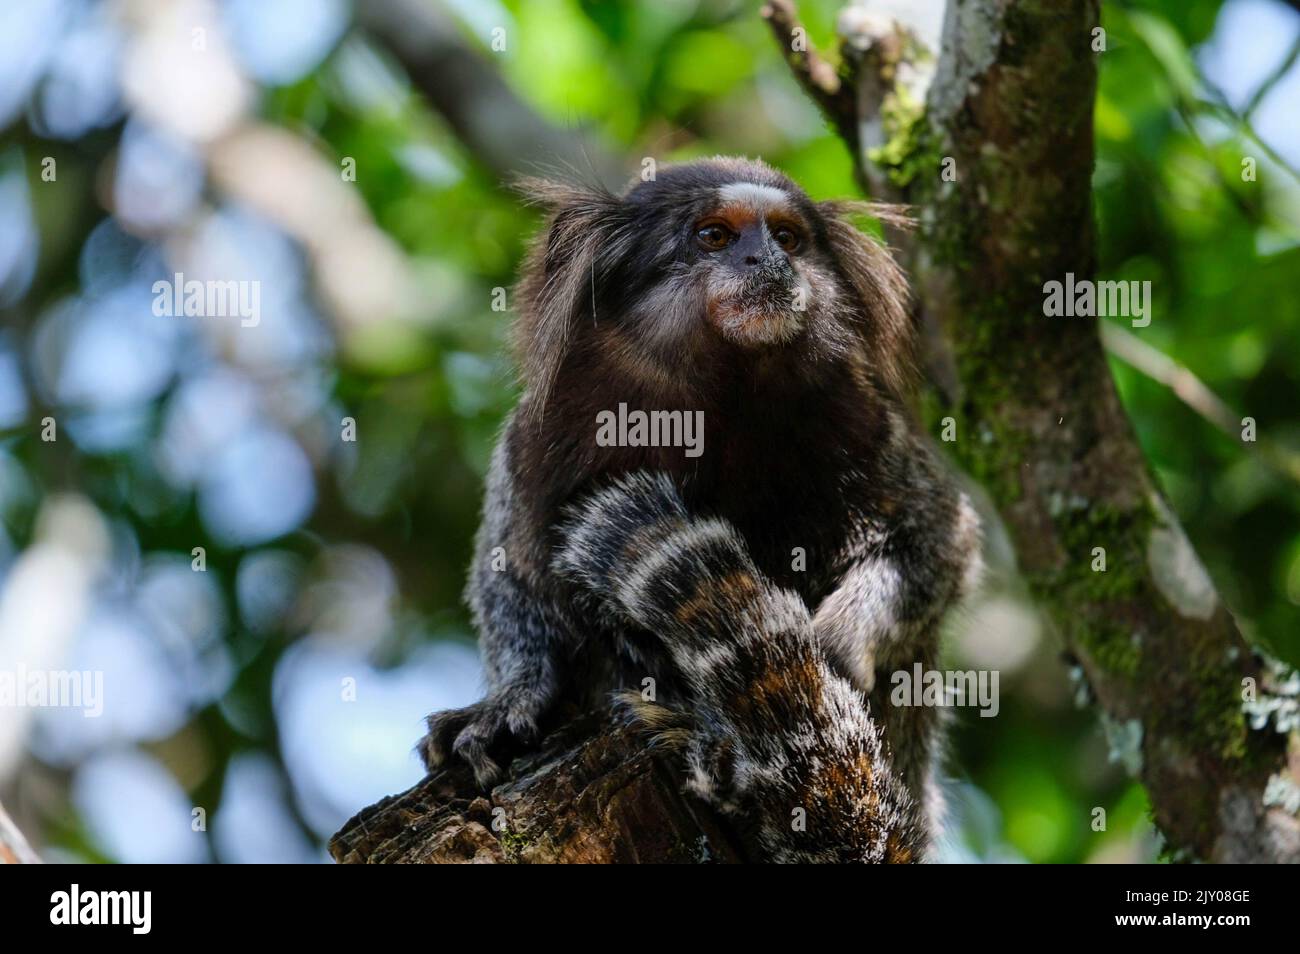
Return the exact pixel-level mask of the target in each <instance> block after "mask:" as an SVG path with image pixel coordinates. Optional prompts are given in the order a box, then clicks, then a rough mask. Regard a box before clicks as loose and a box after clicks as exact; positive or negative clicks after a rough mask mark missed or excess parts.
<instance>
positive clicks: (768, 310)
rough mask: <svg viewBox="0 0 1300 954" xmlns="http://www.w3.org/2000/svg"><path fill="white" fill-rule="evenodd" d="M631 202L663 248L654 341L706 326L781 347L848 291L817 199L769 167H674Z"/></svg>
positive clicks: (649, 303)
mask: <svg viewBox="0 0 1300 954" xmlns="http://www.w3.org/2000/svg"><path fill="white" fill-rule="evenodd" d="M626 201H627V202H628V203H629V204H630V205H631V206H633V207H634V208H636V209H638V211H640V212H641V213H642V214H643V215H644V217H645V219H646V220H647V222H646V226H647V227H646V228H645V231H644V232H643V234H642V238H641V239H640V240H639V241H640V242H641V243H642V245H643V247H645V246H646V245H649V244H650V243H654V244H655V245H656V246H657V248H656V252H657V254H655V255H653V256H652V258H654V259H658V262H657V263H656V264H657V265H658V266H659V267H657V268H655V269H653V270H652V272H651V274H652V275H653V280H654V282H655V284H654V285H653V286H652V288H650V289H649V290H648V293H647V294H646V295H645V297H644V299H643V301H644V307H642V308H640V309H638V311H639V312H640V314H639V316H638V318H639V321H640V322H641V323H642V324H643V327H642V328H640V329H639V330H640V331H642V332H643V333H647V334H648V336H649V337H650V338H651V339H659V340H661V341H663V340H668V339H671V338H672V337H673V336H683V335H685V336H689V335H692V334H698V333H699V332H700V331H704V332H705V333H709V334H713V335H716V336H720V337H721V338H723V339H724V340H726V341H728V342H731V343H732V344H735V345H738V346H740V347H743V348H746V349H753V348H770V347H776V346H780V345H784V344H788V343H790V342H792V341H794V340H796V339H797V338H799V337H800V335H801V334H803V333H804V332H805V331H806V330H807V328H808V325H809V322H810V320H811V319H812V318H813V317H814V316H813V313H814V312H816V311H818V310H824V309H828V308H831V307H833V305H834V302H835V300H836V298H837V297H838V296H837V288H836V281H835V277H834V272H833V270H832V269H831V268H830V267H828V266H829V262H828V257H829V256H828V254H827V252H826V249H825V233H824V228H823V227H822V224H821V220H820V216H819V214H818V212H817V210H816V207H815V206H814V205H813V204H812V203H811V202H810V201H809V200H808V198H807V197H806V196H805V195H804V194H803V192H802V191H801V190H800V189H798V187H796V186H795V185H794V184H793V183H791V182H790V181H789V180H788V179H786V178H785V177H784V176H782V175H780V174H779V173H776V172H774V171H773V170H771V169H769V168H767V167H766V166H760V165H758V164H756V163H747V162H741V161H737V160H725V161H717V162H710V163H700V164H695V165H691V166H685V167H678V168H675V169H669V170H666V171H665V172H663V173H662V174H661V175H660V176H659V178H658V181H655V182H647V183H641V184H639V185H638V186H637V187H636V188H635V189H633V190H632V191H631V192H630V193H629V194H628V196H627V198H626ZM650 220H653V221H650ZM645 325H648V327H645ZM700 325H702V326H703V327H702V328H700V327H698V326H700Z"/></svg>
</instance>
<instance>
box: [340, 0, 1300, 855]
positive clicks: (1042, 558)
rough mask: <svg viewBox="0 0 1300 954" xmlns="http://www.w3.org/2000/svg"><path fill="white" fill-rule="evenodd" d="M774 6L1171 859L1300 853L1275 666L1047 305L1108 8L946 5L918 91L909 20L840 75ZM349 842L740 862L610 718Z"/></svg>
mask: <svg viewBox="0 0 1300 954" xmlns="http://www.w3.org/2000/svg"><path fill="white" fill-rule="evenodd" d="M850 12H855V11H853V8H852V7H851V8H850ZM764 15H765V16H766V17H767V18H768V20H769V22H770V23H771V25H772V28H773V31H774V33H775V34H776V36H777V38H778V40H779V42H781V43H782V44H783V49H784V50H785V52H786V55H787V59H788V61H789V62H790V65H791V68H792V69H793V70H794V71H795V73H796V76H798V77H799V79H800V80H801V82H802V83H803V85H804V88H805V89H806V90H807V91H808V92H809V93H810V95H811V96H812V97H813V98H814V99H815V100H816V101H817V102H818V103H819V105H820V106H821V107H822V109H823V110H824V111H825V112H826V113H827V116H828V118H830V119H831V121H832V122H833V124H834V126H835V128H836V129H837V130H839V131H840V133H841V135H842V136H843V137H844V138H845V140H846V143H847V144H848V145H849V146H850V148H851V149H852V150H853V151H854V155H855V158H856V160H857V165H858V173H859V178H860V180H861V181H862V182H863V184H864V185H865V186H867V187H868V188H869V189H870V191H871V192H872V193H873V195H874V196H875V197H877V198H885V199H889V198H893V199H900V200H903V201H907V202H909V203H912V204H913V205H914V207H915V209H916V211H917V214H918V218H919V222H920V228H919V230H918V232H917V233H916V234H915V235H914V236H903V235H901V234H897V233H892V232H891V233H889V237H890V239H891V241H892V242H894V244H896V245H898V246H899V247H900V251H901V253H902V255H903V257H904V260H905V263H906V264H907V265H908V266H909V268H910V271H911V274H912V276H913V280H914V284H915V286H916V291H917V308H918V318H919V320H920V322H921V325H922V327H923V328H924V329H925V331H926V346H927V354H926V366H927V372H928V377H929V378H930V380H931V383H932V384H933V387H932V389H931V392H930V395H929V397H930V400H929V404H930V405H931V411H932V416H933V417H935V418H940V417H947V416H950V417H952V418H953V420H954V423H955V424H956V427H957V434H958V438H957V440H956V441H955V442H954V443H953V444H952V447H953V450H954V452H955V455H956V457H957V459H958V461H959V462H960V463H961V464H962V466H964V467H965V469H966V470H967V471H968V472H969V473H970V475H971V476H972V477H974V478H975V479H976V480H978V481H979V482H980V483H981V484H983V486H984V487H985V488H986V489H987V490H988V492H989V494H990V496H991V497H992V499H993V501H994V503H995V504H996V506H997V508H998V511H999V513H1000V515H1001V517H1002V519H1003V521H1004V522H1005V524H1006V526H1007V529H1008V531H1009V532H1010V535H1011V538H1012V540H1013V541H1014V542H1015V545H1016V548H1017V551H1018V555H1019V559H1020V568H1021V571H1022V572H1023V573H1024V575H1025V578H1026V579H1027V581H1028V582H1029V585H1030V587H1031V589H1032V591H1033V593H1034V595H1035V597H1036V598H1037V600H1038V601H1039V603H1040V605H1042V606H1043V607H1044V609H1045V610H1046V612H1047V614H1048V616H1049V617H1050V618H1051V619H1052V620H1053V621H1054V622H1055V624H1056V627H1057V628H1058V630H1059V631H1060V633H1061V636H1062V638H1063V639H1064V641H1065V644H1066V646H1067V648H1068V650H1069V652H1070V653H1071V654H1072V655H1073V656H1074V657H1075V658H1076V659H1077V660H1078V663H1079V665H1080V667H1081V671H1082V673H1083V674H1084V675H1085V677H1086V679H1087V682H1088V684H1089V685H1090V686H1091V688H1092V691H1093V694H1094V695H1095V698H1096V701H1097V702H1098V704H1099V705H1100V707H1101V710H1102V718H1103V720H1104V721H1105V723H1106V725H1107V730H1108V734H1109V735H1110V737H1111V739H1112V744H1113V747H1114V748H1115V749H1116V750H1117V751H1118V752H1119V753H1120V755H1121V756H1122V757H1123V759H1124V761H1125V762H1126V764H1128V765H1129V767H1130V768H1131V769H1132V770H1133V771H1135V772H1136V774H1137V775H1138V777H1139V778H1140V779H1141V780H1142V782H1143V783H1144V784H1145V786H1146V788H1147V790H1148V792H1149V794H1150V799H1151V802H1152V805H1153V807H1154V814H1155V821H1156V824H1157V825H1158V826H1159V828H1160V830H1161V831H1162V832H1163V834H1164V836H1165V838H1166V840H1167V843H1168V846H1169V849H1170V853H1171V855H1172V856H1173V857H1175V858H1179V859H1186V860H1205V861H1300V822H1297V818H1296V810H1297V806H1300V785H1297V782H1298V781H1300V741H1298V740H1297V738H1296V737H1295V734H1294V733H1292V734H1291V735H1289V736H1288V735H1285V734H1281V733H1278V732H1275V731H1273V730H1272V727H1271V726H1270V725H1269V724H1268V723H1267V720H1266V719H1264V720H1261V721H1263V725H1262V727H1261V728H1260V729H1254V728H1252V725H1251V722H1250V720H1249V718H1248V713H1249V708H1250V706H1249V705H1248V704H1246V703H1245V702H1244V699H1245V698H1246V693H1247V691H1248V690H1249V689H1251V688H1254V689H1256V691H1257V692H1258V693H1259V698H1258V699H1257V700H1256V702H1255V703H1254V705H1255V706H1256V709H1257V711H1259V712H1265V711H1267V709H1268V699H1269V692H1270V691H1271V690H1273V689H1275V688H1276V685H1275V683H1274V682H1272V681H1271V679H1272V676H1271V673H1270V671H1269V670H1268V669H1267V668H1266V667H1265V666H1263V665H1262V661H1261V659H1260V657H1259V656H1258V654H1256V653H1255V652H1254V651H1253V650H1252V649H1251V647H1250V646H1249V645H1248V644H1246V642H1245V641H1244V640H1243V639H1242V637H1241V634H1240V632H1239V631H1238V629H1237V626H1236V624H1235V622H1234V621H1233V619H1232V617H1231V615H1230V614H1229V613H1228V611H1227V610H1226V609H1225V608H1224V606H1223V605H1222V602H1221V601H1220V600H1219V598H1218V596H1217V593H1216V591H1215V589H1214V586H1213V584H1212V582H1211V581H1210V579H1209V577H1208V575H1207V574H1206V572H1205V570H1204V568H1203V567H1202V565H1201V563H1200V561H1199V560H1198V558H1197V556H1196V554H1195V552H1194V550H1193V549H1192V547H1191V545H1190V543H1189V542H1188V540H1187V538H1186V535H1185V534H1184V533H1183V531H1182V529H1181V527H1180V526H1179V524H1178V521H1177V518H1176V517H1175V516H1174V514H1173V512H1172V511H1171V509H1170V508H1169V506H1168V505H1167V504H1166V503H1165V501H1164V499H1163V498H1162V496H1161V495H1160V492H1159V490H1158V488H1157V487H1156V485H1155V481H1154V479H1153V477H1152V475H1151V473H1150V471H1149V469H1148V467H1147V465H1146V462H1145V459H1144V458H1143V455H1142V453H1141V450H1140V448H1139V447H1138V445H1137V442H1136V440H1135V438H1134V435H1133V432H1132V429H1131V427H1130V425H1129V422H1128V419H1127V418H1126V416H1125V414H1124V410H1123V408H1122V406H1121V405H1120V402H1119V399H1118V396H1117V394H1116V392H1115V389H1114V385H1113V382H1112V380H1111V376H1110V371H1109V368H1108V366H1107V363H1106V358H1105V354H1104V352H1103V350H1102V347H1101V344H1100V341H1099V338H1098V332H1097V324H1096V321H1095V320H1094V319H1090V318H1047V317H1045V316H1044V311H1043V301H1044V284H1045V283H1046V282H1049V281H1064V280H1065V277H1066V274H1067V273H1073V275H1074V276H1075V278H1076V279H1085V278H1092V277H1093V275H1094V272H1095V266H1096V262H1095V245H1094V230H1093V221H1092V207H1091V175H1092V165H1093V142H1092V104H1093V99H1094V96H1095V90H1096V72H1097V57H1098V56H1101V55H1104V53H1098V52H1094V51H1093V38H1094V34H1093V29H1094V27H1096V26H1097V22H1098V16H1099V10H1098V4H1097V0H949V5H948V18H947V22H946V25H945V28H944V41H943V48H942V51H941V55H940V57H939V60H938V65H937V70H936V72H935V77H934V80H933V82H932V83H931V84H930V86H929V89H928V92H927V93H926V94H925V99H924V101H923V105H922V101H920V100H916V99H912V98H909V96H908V95H907V91H906V90H905V89H904V88H903V87H902V86H900V82H901V81H902V80H903V79H904V78H905V76H906V75H908V73H907V71H906V70H904V69H901V68H900V67H903V66H904V65H905V64H906V63H907V61H908V60H909V59H910V58H912V57H914V56H916V55H917V50H916V46H915V44H914V43H913V42H911V41H910V39H909V38H908V37H907V36H906V35H904V34H901V33H897V32H895V31H894V30H893V29H892V28H889V29H885V30H882V29H881V24H880V23H879V22H878V21H876V20H875V19H873V18H870V17H863V16H848V17H846V18H845V19H844V20H843V21H842V25H843V27H844V28H845V30H846V32H847V34H848V35H847V36H846V42H845V44H844V48H843V51H842V64H841V66H840V68H839V69H838V71H837V70H835V69H833V68H829V67H828V66H827V64H826V63H825V62H824V61H822V60H821V59H820V58H819V57H817V55H816V53H815V51H811V50H809V49H807V48H806V47H805V46H803V42H802V40H803V34H801V33H800V32H799V31H797V30H796V28H797V26H798V23H797V20H796V18H795V11H794V8H793V5H792V4H791V3H790V2H788V0H773V2H771V3H769V5H768V7H767V8H766V9H765V10H764ZM796 37H798V38H799V40H800V42H798V43H795V42H792V41H793V40H794V39H795V38H796ZM949 160H950V161H949ZM945 170H948V171H949V172H950V173H955V180H954V181H949V179H950V178H951V176H950V177H949V178H945V177H944V175H943V172H944V171H945ZM1098 548H1100V551H1104V561H1105V562H1104V567H1105V569H1104V570H1101V569H1098V570H1094V569H1093V567H1094V566H1100V565H1102V564H1100V563H1099V562H1098V554H1099V550H1098ZM494 821H495V824H494ZM330 850H331V852H332V853H333V855H334V857H335V858H336V859H338V860H339V861H376V862H385V861H497V862H499V861H702V860H722V861H736V860H743V859H744V858H745V856H746V853H745V851H744V849H743V846H740V845H738V843H737V842H736V840H735V837H734V835H733V834H731V833H730V832H728V830H727V829H726V828H725V827H723V826H722V825H720V824H719V823H718V820H717V819H716V818H714V817H713V816H712V815H710V813H709V812H708V811H707V810H706V809H703V808H702V807H701V806H700V805H698V804H697V803H693V802H692V801H690V800H689V799H688V798H687V797H686V796H684V795H683V794H682V793H681V790H680V784H679V782H678V779H677V776H676V774H675V772H674V770H673V768H672V767H671V766H669V765H665V764H661V763H660V761H659V760H658V759H657V757H656V756H655V755H653V754H652V753H649V752H647V751H646V750H645V746H644V744H643V743H642V742H641V741H640V740H638V739H636V738H635V737H633V736H631V735H630V734H629V733H628V732H627V731H626V730H623V729H617V728H615V727H613V726H611V725H609V724H607V723H604V722H603V721H602V720H601V719H600V718H599V717H595V716H586V717H583V718H580V719H577V720H575V721H573V722H572V723H570V724H568V725H566V726H564V727H563V728H562V729H560V730H559V731H558V732H557V733H555V734H553V735H552V736H551V737H549V738H548V740H547V742H546V744H545V745H544V747H543V750H542V751H541V752H540V753H539V754H536V755H533V756H530V757H527V758H525V759H521V760H518V761H516V762H515V763H514V764H513V765H512V766H511V778H510V780H508V781H507V782H505V783H503V784H502V785H500V786H498V787H497V788H495V789H494V790H493V791H492V792H491V793H489V794H488V795H486V796H484V795H481V794H479V793H477V792H476V791H475V789H474V786H473V784H472V779H470V778H469V776H468V775H467V774H466V773H464V772H463V771H461V770H458V769H451V770H448V771H443V772H440V773H437V774H435V775H433V776H431V777H429V778H427V779H426V780H425V781H423V782H421V783H420V784H419V785H417V786H416V787H415V788H413V789H411V790H409V791H407V792H405V793H404V794H402V795H399V796H396V797H394V798H388V799H385V800H383V801H382V802H380V803H379V804H377V805H375V806H372V807H370V808H368V809H366V810H364V811H363V812H361V813H360V814H358V815H357V816H356V817H355V818H353V819H352V820H351V821H350V822H349V823H348V824H347V825H346V826H345V827H344V829H343V830H342V831H341V832H339V834H338V835H336V836H335V838H334V840H333V841H332V842H331V845H330Z"/></svg>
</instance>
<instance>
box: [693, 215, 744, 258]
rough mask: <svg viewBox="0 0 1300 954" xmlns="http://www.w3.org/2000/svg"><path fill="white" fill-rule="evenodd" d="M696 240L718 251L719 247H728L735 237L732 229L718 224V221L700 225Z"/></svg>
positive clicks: (711, 250) (712, 250)
mask: <svg viewBox="0 0 1300 954" xmlns="http://www.w3.org/2000/svg"><path fill="white" fill-rule="evenodd" d="M695 238H696V240H697V241H698V242H699V243H700V245H701V246H703V247H704V248H706V249H708V250H709V251H710V252H716V251H718V249H723V248H726V247H727V246H728V245H730V244H731V240H732V239H734V238H735V236H734V235H732V234H731V230H730V229H727V228H724V227H723V226H721V225H718V224H717V223H716V222H714V223H711V224H709V225H703V226H700V228H699V229H698V230H697V231H696V233H695Z"/></svg>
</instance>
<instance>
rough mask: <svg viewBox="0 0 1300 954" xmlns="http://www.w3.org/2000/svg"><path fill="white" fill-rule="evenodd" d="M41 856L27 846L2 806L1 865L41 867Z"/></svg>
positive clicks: (0, 813)
mask: <svg viewBox="0 0 1300 954" xmlns="http://www.w3.org/2000/svg"><path fill="white" fill-rule="evenodd" d="M40 863H41V859H40V856H39V855H37V854H36V852H35V851H33V850H32V846H31V845H29V844H27V839H26V838H24V837H23V833H22V832H21V831H19V830H18V826H17V825H15V824H14V821H13V819H12V818H10V817H9V813H8V812H6V811H5V807H4V806H3V805H0V865H39V864H40Z"/></svg>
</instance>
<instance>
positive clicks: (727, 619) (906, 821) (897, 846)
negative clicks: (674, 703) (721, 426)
mask: <svg viewBox="0 0 1300 954" xmlns="http://www.w3.org/2000/svg"><path fill="white" fill-rule="evenodd" d="M559 568H560V569H561V571H562V572H565V573H567V574H569V575H570V576H572V577H574V578H576V579H578V580H580V581H581V582H582V583H583V584H584V585H585V586H586V587H587V588H588V589H589V591H590V593H591V594H592V595H593V596H594V597H595V598H596V599H597V600H598V601H599V602H600V603H601V605H602V606H603V607H604V608H605V609H606V610H607V611H609V612H611V613H615V614H618V615H620V616H622V617H623V618H625V619H626V620H628V621H630V622H632V623H634V624H636V625H637V626H639V627H642V628H644V629H645V630H647V631H649V632H651V633H653V634H655V635H656V636H657V637H659V639H660V640H661V641H662V643H663V646H664V650H665V651H666V653H667V655H668V656H669V658H670V659H671V660H672V662H673V663H674V665H675V666H676V668H677V669H678V670H679V671H680V672H681V674H682V676H683V678H684V679H685V682H686V685H687V686H688V687H689V691H690V698H689V699H688V700H685V702H686V705H687V707H688V711H685V712H675V713H674V712H668V711H665V710H664V709H663V708H662V707H659V706H645V705H642V704H639V703H638V704H634V705H633V710H634V714H636V715H638V716H639V717H640V718H641V719H642V721H643V722H644V723H645V724H646V726H647V727H648V728H652V729H661V730H663V731H662V735H663V736H664V738H665V740H666V741H669V742H672V743H674V744H675V745H677V746H680V747H681V749H682V750H683V753H684V755H685V758H686V761H687V767H688V773H687V779H688V781H687V784H688V787H689V788H690V789H691V790H693V791H694V792H696V793H697V794H698V795H700V796H701V797H703V798H704V799H706V800H708V801H709V802H711V803H712V804H714V805H715V806H717V807H718V808H719V809H720V810H722V811H724V812H727V813H730V814H733V815H735V816H737V818H738V819H739V820H740V822H741V823H742V824H743V825H745V826H746V827H748V828H750V829H752V831H753V834H754V836H755V837H756V839H757V840H758V843H759V844H760V846H761V847H762V849H763V851H764V854H765V856H766V857H769V858H771V859H772V860H776V861H792V862H800V861H807V862H811V861H858V862H908V861H915V860H919V859H918V858H917V857H916V855H917V839H918V826H917V821H916V814H915V806H914V803H913V800H912V799H911V797H910V796H909V795H908V794H907V792H906V791H905V790H904V788H903V787H902V786H901V785H900V784H899V783H898V781H897V779H896V778H895V777H894V775H893V772H892V770H891V767H890V764H889V759H888V756H887V753H886V752H885V751H884V746H883V743H882V739H881V733H880V730H879V727H878V726H877V725H876V724H875V723H874V722H873V720H872V719H871V717H870V715H869V714H868V712H867V708H866V706H865V704H864V700H863V697H862V696H861V695H860V694H859V693H858V691H857V690H855V689H854V688H853V686H851V685H850V684H849V682H848V681H847V680H845V679H844V678H842V677H841V676H839V675H838V674H836V673H835V672H834V671H833V670H832V668H831V667H830V665H828V663H827V661H826V659H825V657H824V655H823V652H822V650H821V648H820V646H819V645H818V641H817V637H816V634H815V633H814V629H813V621H812V618H811V616H810V614H809V613H808V610H807V608H806V607H805V606H804V604H803V602H802V601H801V600H800V598H799V597H798V596H797V595H796V594H794V593H791V592H788V591H785V590H782V589H779V588H777V587H775V586H774V585H772V584H771V583H770V582H769V581H767V580H766V579H764V578H763V576H762V575H761V574H760V572H759V570H758V569H757V567H756V566H755V565H754V562H753V560H752V559H751V557H750V555H749V553H748V551H747V548H746V546H745V544H744V541H743V540H742V539H741V537H740V535H739V534H738V533H737V532H736V531H735V530H734V529H733V528H732V527H731V526H730V525H729V524H727V523H726V522H724V521H721V520H717V519H698V518H694V517H692V516H691V515H689V514H688V513H687V511H686V509H685V507H684V506H683V504H682V501H681V498H680V496H679V495H678V492H677V490H676V488H675V486H674V485H673V483H672V482H671V480H669V479H668V478H667V477H664V476H658V475H651V474H646V473H640V474H634V475H631V476H629V477H626V478H624V479H622V480H620V481H619V482H618V483H617V484H616V485H614V486H613V487H611V488H609V489H606V490H603V491H600V492H599V493H597V494H595V495H593V496H592V497H591V498H589V499H588V500H587V501H586V502H585V503H583V504H582V505H580V506H579V508H578V509H577V510H576V512H575V517H574V520H573V522H572V523H571V525H570V526H569V528H568V534H567V543H566V546H565V547H564V549H563V550H562V552H561V554H560V556H559Z"/></svg>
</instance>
